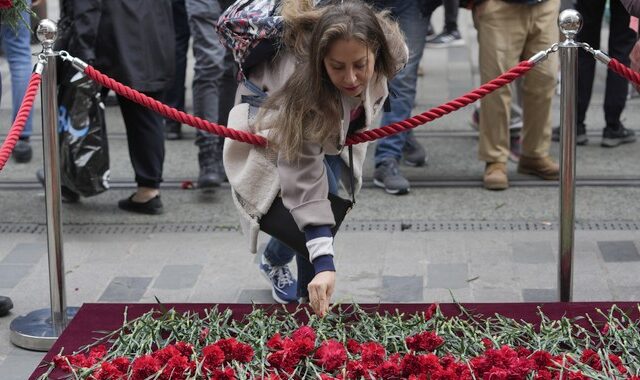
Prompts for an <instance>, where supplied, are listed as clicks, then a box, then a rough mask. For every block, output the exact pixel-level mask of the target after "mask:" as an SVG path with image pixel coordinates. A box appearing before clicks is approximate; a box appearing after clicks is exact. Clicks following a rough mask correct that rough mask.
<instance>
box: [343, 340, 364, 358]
mask: <svg viewBox="0 0 640 380" xmlns="http://www.w3.org/2000/svg"><path fill="white" fill-rule="evenodd" d="M347 350H348V351H349V352H350V353H352V354H359V353H360V352H361V351H362V346H361V345H360V343H358V342H357V341H356V340H353V339H349V340H347Z"/></svg>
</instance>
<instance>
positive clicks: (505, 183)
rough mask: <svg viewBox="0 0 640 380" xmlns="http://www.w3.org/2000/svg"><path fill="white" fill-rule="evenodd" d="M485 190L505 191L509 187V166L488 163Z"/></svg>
mask: <svg viewBox="0 0 640 380" xmlns="http://www.w3.org/2000/svg"><path fill="white" fill-rule="evenodd" d="M482 181H483V182H484V188H485V189H487V190H504V189H506V188H508V187H509V179H508V178H507V166H506V165H505V164H504V163H503V162H487V166H485V168H484V177H483V178H482Z"/></svg>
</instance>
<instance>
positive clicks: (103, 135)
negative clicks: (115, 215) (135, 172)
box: [58, 73, 109, 197]
mask: <svg viewBox="0 0 640 380" xmlns="http://www.w3.org/2000/svg"><path fill="white" fill-rule="evenodd" d="M58 110H59V113H58V131H59V138H60V166H61V170H60V176H61V180H62V185H63V186H66V187H68V188H69V189H70V190H72V191H74V192H76V193H78V194H80V195H82V196H84V197H90V196H92V195H97V194H100V193H102V192H104V191H106V190H107V189H109V144H108V141H107V128H106V122H105V115H104V104H103V103H102V100H101V98H100V91H99V86H98V85H97V84H95V83H94V82H93V81H91V80H89V79H88V78H87V77H86V76H84V75H83V74H81V73H76V75H74V76H73V77H71V79H69V80H63V81H62V83H61V84H60V86H59V87H58Z"/></svg>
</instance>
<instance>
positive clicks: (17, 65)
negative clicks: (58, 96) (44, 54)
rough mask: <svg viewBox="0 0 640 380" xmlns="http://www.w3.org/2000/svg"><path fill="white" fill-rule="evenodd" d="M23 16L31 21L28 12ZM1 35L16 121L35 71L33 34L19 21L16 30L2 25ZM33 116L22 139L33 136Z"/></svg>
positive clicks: (23, 132) (0, 28) (25, 126)
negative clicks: (32, 47) (32, 59)
mask: <svg viewBox="0 0 640 380" xmlns="http://www.w3.org/2000/svg"><path fill="white" fill-rule="evenodd" d="M27 3H28V4H29V5H30V4H31V0H27ZM21 16H22V18H23V19H24V20H25V21H26V22H29V20H30V19H31V17H30V15H29V14H28V13H27V12H22V14H21ZM0 34H1V35H2V48H3V49H4V52H5V54H6V56H7V61H8V62H9V71H10V72H11V99H12V103H13V119H12V120H14V119H15V118H16V114H17V113H18V109H19V108H20V105H21V104H22V98H24V94H25V92H27V86H28V85H29V79H30V78H31V72H32V70H33V67H32V64H31V32H30V31H29V28H28V27H27V25H25V24H24V22H23V21H18V25H17V29H16V30H13V29H12V28H11V27H10V26H9V25H6V24H2V26H1V27H0ZM32 115H33V111H32V112H30V113H29V118H27V122H26V123H25V125H24V130H23V131H22V134H21V135H20V138H22V139H27V138H29V137H30V136H31V132H32V130H33V125H32Z"/></svg>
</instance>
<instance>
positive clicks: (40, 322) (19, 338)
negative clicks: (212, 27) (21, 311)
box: [9, 307, 79, 351]
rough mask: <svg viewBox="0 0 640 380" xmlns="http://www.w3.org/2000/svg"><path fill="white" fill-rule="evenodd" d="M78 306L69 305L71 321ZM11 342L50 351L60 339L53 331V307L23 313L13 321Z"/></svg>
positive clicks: (33, 348)
mask: <svg viewBox="0 0 640 380" xmlns="http://www.w3.org/2000/svg"><path fill="white" fill-rule="evenodd" d="M78 309H79V308H77V307H67V319H68V320H69V321H71V319H73V317H74V316H75V315H76V313H77V312H78ZM9 329H10V330H11V337H10V339H11V343H13V344H15V345H16V346H18V347H20V348H24V349H27V350H33V351H49V349H50V348H51V346H53V344H54V343H55V342H56V340H58V337H57V336H56V335H55V333H54V331H53V323H52V321H51V309H39V310H34V311H32V312H30V313H29V314H27V315H21V316H19V317H17V318H16V319H14V320H13V321H11V325H10V327H9Z"/></svg>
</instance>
